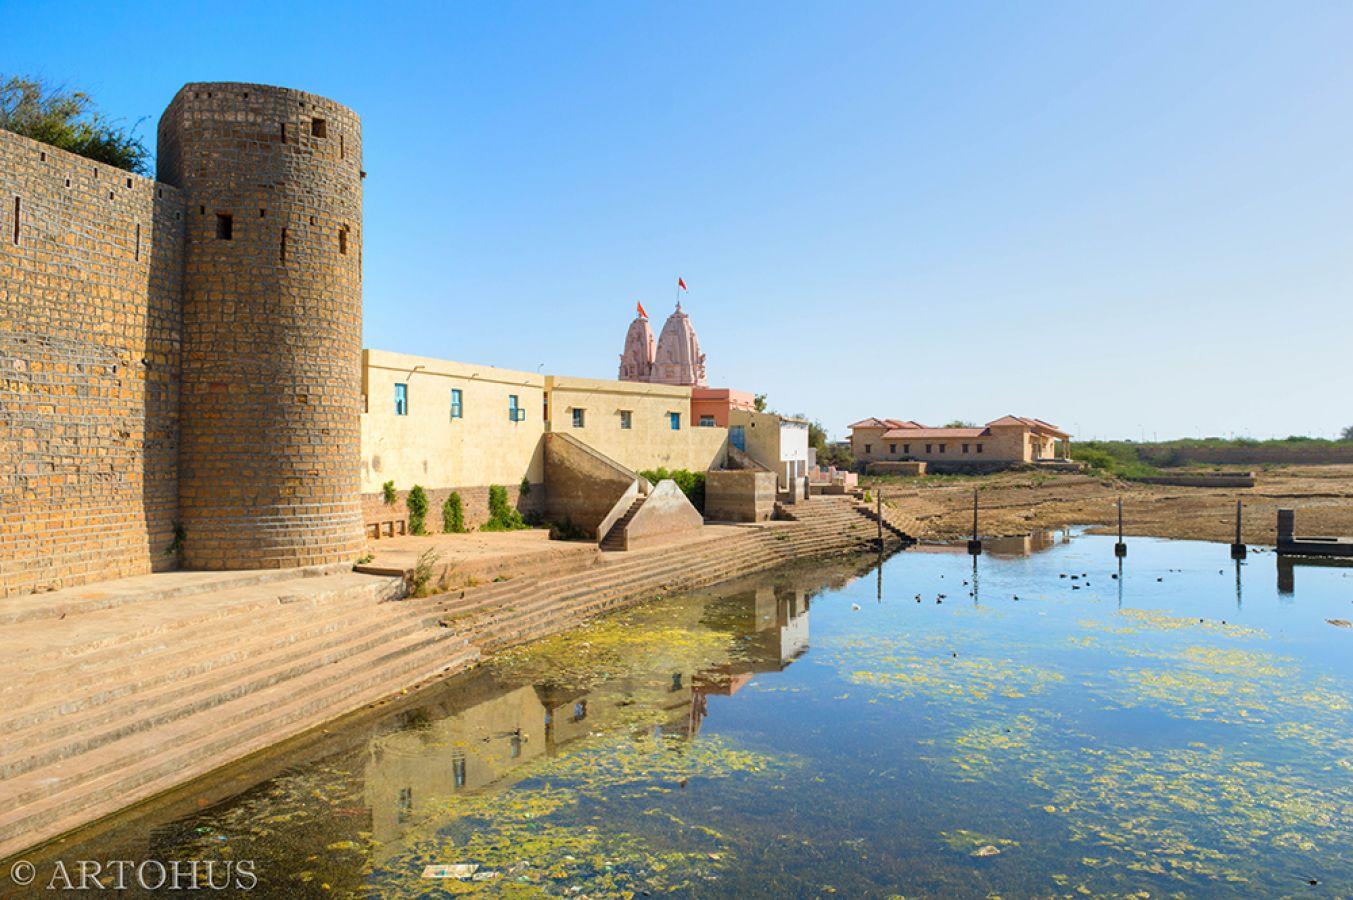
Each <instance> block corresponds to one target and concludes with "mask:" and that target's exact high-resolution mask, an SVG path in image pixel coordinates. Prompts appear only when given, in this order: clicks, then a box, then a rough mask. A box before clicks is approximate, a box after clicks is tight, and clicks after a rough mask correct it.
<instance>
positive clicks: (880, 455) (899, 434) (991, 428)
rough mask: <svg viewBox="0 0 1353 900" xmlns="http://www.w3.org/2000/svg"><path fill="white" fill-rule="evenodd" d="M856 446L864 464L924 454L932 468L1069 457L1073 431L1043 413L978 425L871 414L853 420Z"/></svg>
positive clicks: (919, 457) (852, 446) (917, 457)
mask: <svg viewBox="0 0 1353 900" xmlns="http://www.w3.org/2000/svg"><path fill="white" fill-rule="evenodd" d="M850 449H851V453H852V454H853V455H854V456H855V459H856V461H857V462H859V463H863V464H868V463H871V462H892V461H912V460H919V461H921V462H924V463H926V464H927V466H928V467H930V468H932V469H936V468H938V469H944V468H952V469H957V468H973V469H979V468H997V467H1001V466H1010V465H1025V464H1030V463H1037V462H1043V461H1056V460H1065V459H1067V458H1069V457H1070V453H1071V435H1069V434H1067V433H1066V432H1065V431H1062V430H1061V429H1060V428H1058V427H1057V426H1056V425H1052V424H1049V423H1047V422H1044V421H1043V420H1042V419H1030V418H1024V417H1021V416H1002V417H1001V418H999V419H996V420H994V421H991V422H988V423H987V424H986V425H983V426H980V427H972V428H928V427H926V426H925V425H922V424H921V423H919V422H914V421H901V420H898V419H876V418H869V419H864V420H862V421H859V422H856V423H855V424H853V425H851V426H850Z"/></svg>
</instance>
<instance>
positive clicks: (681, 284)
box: [677, 278, 686, 291]
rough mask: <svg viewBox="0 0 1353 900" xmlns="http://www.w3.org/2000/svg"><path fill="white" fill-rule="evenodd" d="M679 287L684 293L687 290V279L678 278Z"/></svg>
mask: <svg viewBox="0 0 1353 900" xmlns="http://www.w3.org/2000/svg"><path fill="white" fill-rule="evenodd" d="M677 287H679V288H681V289H682V290H683V291H684V290H686V279H684V278H678V279H677Z"/></svg>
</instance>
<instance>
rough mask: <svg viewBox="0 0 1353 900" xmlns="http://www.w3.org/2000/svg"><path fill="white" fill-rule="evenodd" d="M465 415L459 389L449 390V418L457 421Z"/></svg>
mask: <svg viewBox="0 0 1353 900" xmlns="http://www.w3.org/2000/svg"><path fill="white" fill-rule="evenodd" d="M464 415H465V404H464V403H463V402H462V401H461V393H460V388H452V389H451V418H453V419H459V418H462V417H463V416H464Z"/></svg>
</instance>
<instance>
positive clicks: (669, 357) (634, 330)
mask: <svg viewBox="0 0 1353 900" xmlns="http://www.w3.org/2000/svg"><path fill="white" fill-rule="evenodd" d="M620 380H621V381H645V382H648V383H650V384H675V385H683V386H686V387H705V386H706V385H707V384H708V382H707V381H706V380H705V355H704V354H703V353H701V352H700V341H699V340H698V339H697V338H696V336H695V326H693V325H692V324H691V317H690V316H688V315H686V313H685V312H684V311H682V309H681V304H680V303H677V307H676V311H675V312H673V313H672V314H671V315H670V316H668V317H667V322H666V324H664V325H663V326H662V336H661V337H659V338H658V340H657V344H656V347H655V344H654V341H653V329H652V327H650V326H649V324H648V314H647V313H645V312H644V308H643V307H642V306H640V307H639V314H638V315H637V316H635V318H634V321H633V322H631V323H630V327H629V331H628V332H626V333H625V352H624V353H622V354H620Z"/></svg>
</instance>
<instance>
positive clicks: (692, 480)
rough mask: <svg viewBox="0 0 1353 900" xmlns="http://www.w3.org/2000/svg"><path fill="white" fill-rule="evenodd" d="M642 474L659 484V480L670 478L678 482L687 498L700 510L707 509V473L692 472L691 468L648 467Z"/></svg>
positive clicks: (677, 484)
mask: <svg viewBox="0 0 1353 900" xmlns="http://www.w3.org/2000/svg"><path fill="white" fill-rule="evenodd" d="M639 474H640V475H642V476H643V477H645V478H647V479H648V480H649V481H651V482H653V483H654V484H657V483H658V482H659V481H666V480H667V479H668V478H670V479H672V480H673V481H675V482H676V486H677V487H679V488H681V493H683V494H685V495H686V499H687V500H689V501H691V506H694V507H695V508H696V509H698V510H699V511H700V512H704V511H705V473H704V472H692V471H691V470H690V469H674V470H672V471H668V470H667V469H665V468H657V469H648V470H647V471H644V472H640V473H639Z"/></svg>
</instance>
